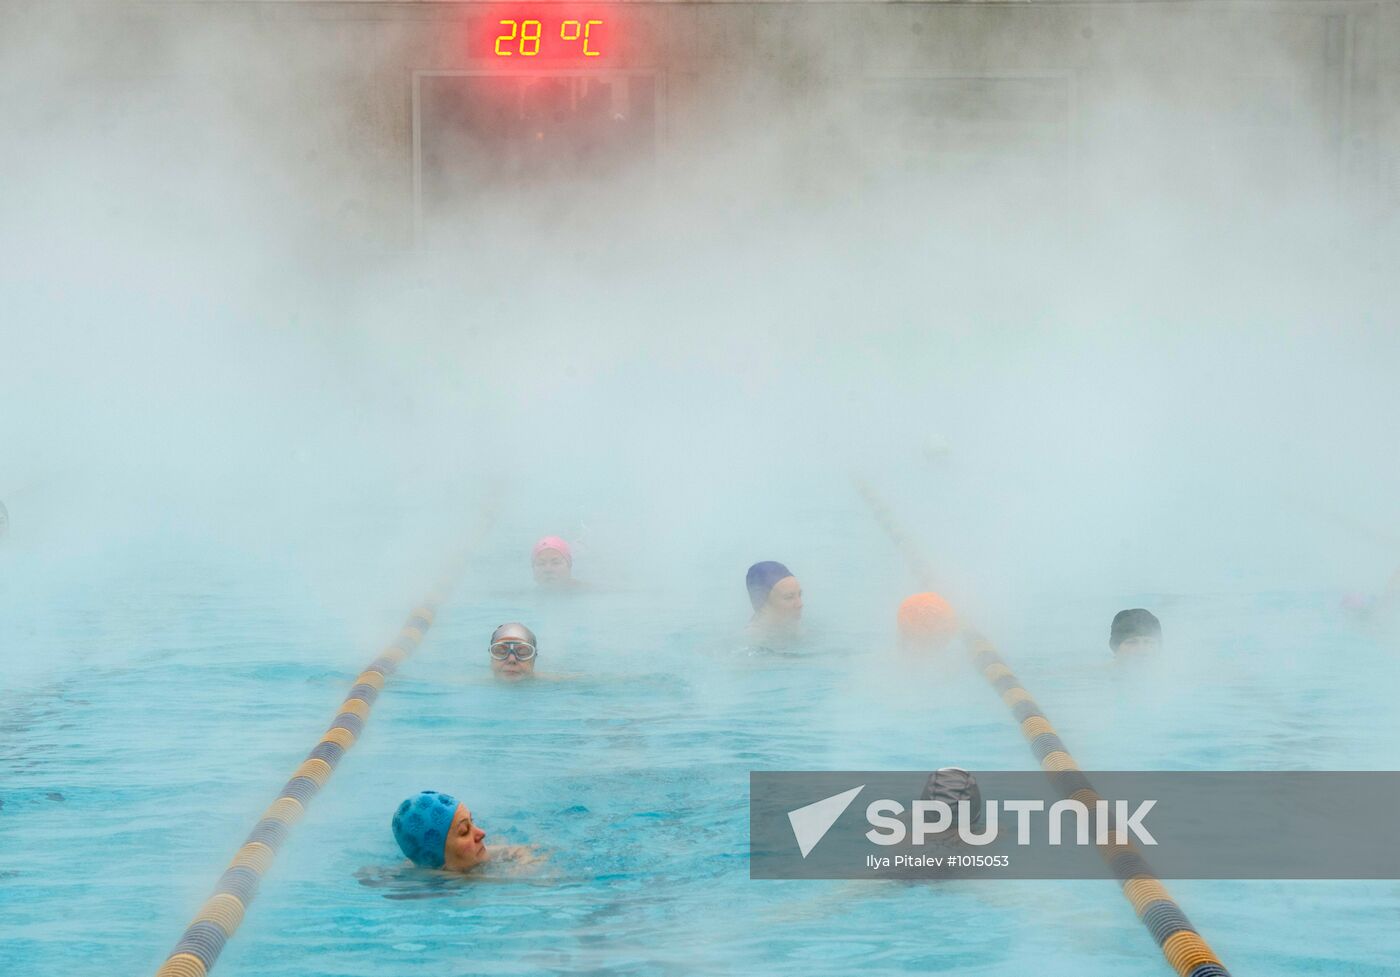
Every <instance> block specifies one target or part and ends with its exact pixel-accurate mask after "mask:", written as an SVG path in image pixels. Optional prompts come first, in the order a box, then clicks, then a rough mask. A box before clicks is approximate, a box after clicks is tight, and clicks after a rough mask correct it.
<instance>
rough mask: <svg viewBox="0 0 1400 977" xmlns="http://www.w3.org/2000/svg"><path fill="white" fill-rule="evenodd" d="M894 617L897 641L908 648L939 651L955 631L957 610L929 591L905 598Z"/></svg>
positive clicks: (956, 630)
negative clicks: (897, 635)
mask: <svg viewBox="0 0 1400 977" xmlns="http://www.w3.org/2000/svg"><path fill="white" fill-rule="evenodd" d="M895 620H896V624H897V625H898V627H899V643H900V645H901V646H902V647H904V648H905V649H906V650H909V651H941V650H942V649H944V648H946V647H947V646H948V642H950V641H952V640H953V638H955V637H957V634H958V630H959V624H958V615H957V612H956V611H954V610H953V607H952V605H951V604H949V603H948V602H947V601H946V600H944V599H943V598H942V597H940V596H939V595H938V594H935V593H933V592H932V591H925V592H924V593H922V594H913V595H911V596H909V597H906V598H905V599H904V602H903V603H902V604H900V605H899V613H898V614H897V615H896V618H895Z"/></svg>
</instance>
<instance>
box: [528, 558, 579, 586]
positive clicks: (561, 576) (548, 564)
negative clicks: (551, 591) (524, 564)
mask: <svg viewBox="0 0 1400 977" xmlns="http://www.w3.org/2000/svg"><path fill="white" fill-rule="evenodd" d="M530 566H531V568H532V569H533V570H534V571H535V583H537V584H542V585H544V586H552V585H556V584H561V583H564V582H566V581H567V580H568V579H569V578H570V577H571V576H573V568H572V567H570V566H569V561H568V560H566V559H564V554H563V553H560V552H559V551H558V550H540V551H539V552H538V553H536V554H535V558H534V560H532V561H531V563H530Z"/></svg>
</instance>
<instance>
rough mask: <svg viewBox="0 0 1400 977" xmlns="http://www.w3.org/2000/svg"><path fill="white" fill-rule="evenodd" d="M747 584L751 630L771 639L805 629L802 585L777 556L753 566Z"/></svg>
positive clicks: (788, 635)
mask: <svg viewBox="0 0 1400 977" xmlns="http://www.w3.org/2000/svg"><path fill="white" fill-rule="evenodd" d="M744 582H745V584H746V586H747V587H748V591H749V603H750V604H752V605H753V618H752V620H750V622H749V630H751V631H753V632H754V633H756V634H758V635H759V636H761V637H764V638H768V639H779V640H783V639H786V640H792V639H794V638H796V637H797V636H798V635H799V634H801V631H802V585H801V584H800V583H798V582H797V578H796V577H794V576H793V575H792V571H791V570H789V569H788V568H787V567H785V566H783V565H782V564H781V563H778V562H777V561H775V560H764V561H763V562H762V563H755V564H754V565H753V566H751V567H749V572H748V576H747V577H746V579H745V581H744Z"/></svg>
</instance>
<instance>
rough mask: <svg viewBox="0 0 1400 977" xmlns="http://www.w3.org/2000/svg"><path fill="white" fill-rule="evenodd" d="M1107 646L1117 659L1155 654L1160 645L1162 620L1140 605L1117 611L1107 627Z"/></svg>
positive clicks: (1122, 659) (1129, 658) (1130, 658)
mask: <svg viewBox="0 0 1400 977" xmlns="http://www.w3.org/2000/svg"><path fill="white" fill-rule="evenodd" d="M1108 646H1109V648H1111V649H1113V654H1114V655H1115V656H1117V658H1116V660H1118V661H1124V660H1132V659H1138V658H1145V657H1148V656H1151V655H1155V654H1156V653H1157V652H1158V651H1160V650H1161V647H1162V622H1161V621H1159V620H1157V617H1156V615H1154V614H1153V613H1152V612H1151V611H1149V610H1146V609H1144V608H1141V607H1134V608H1130V609H1129V610H1126V611H1119V612H1118V613H1117V614H1115V615H1114V616H1113V624H1112V625H1111V626H1110V627H1109V631H1108Z"/></svg>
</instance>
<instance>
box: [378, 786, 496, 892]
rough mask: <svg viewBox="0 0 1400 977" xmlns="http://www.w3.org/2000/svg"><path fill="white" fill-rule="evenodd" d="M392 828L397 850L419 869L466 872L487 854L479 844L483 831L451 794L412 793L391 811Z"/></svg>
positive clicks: (435, 792)
mask: <svg viewBox="0 0 1400 977" xmlns="http://www.w3.org/2000/svg"><path fill="white" fill-rule="evenodd" d="M393 828H394V840H395V841H397V842H398V843H399V850H400V851H402V852H403V853H404V855H405V856H406V857H407V858H408V860H409V861H410V862H412V863H413V864H414V865H418V866H420V867H422V868H438V869H443V870H444V871H448V872H470V871H471V870H472V869H474V868H476V866H478V865H480V864H481V863H482V862H484V861H486V860H487V859H488V858H489V857H490V855H488V854H487V852H486V845H485V844H483V839H484V838H485V837H486V832H485V831H482V830H481V829H480V828H479V827H477V826H476V823H475V822H474V821H473V820H472V814H471V811H469V810H467V806H466V805H465V804H462V803H459V802H458V800H457V798H455V797H453V796H452V795H451V794H440V793H438V792H437V791H435V790H425V791H421V792H420V793H418V794H415V795H414V796H413V797H410V798H409V799H408V800H406V801H404V802H403V803H402V804H400V805H399V807H398V810H397V811H395V812H394V822H393Z"/></svg>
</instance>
